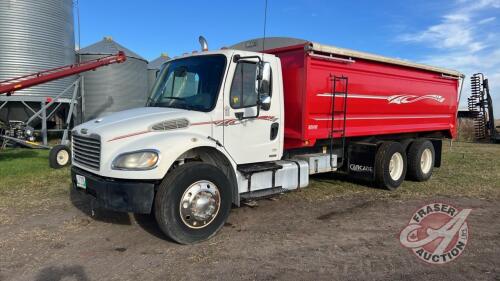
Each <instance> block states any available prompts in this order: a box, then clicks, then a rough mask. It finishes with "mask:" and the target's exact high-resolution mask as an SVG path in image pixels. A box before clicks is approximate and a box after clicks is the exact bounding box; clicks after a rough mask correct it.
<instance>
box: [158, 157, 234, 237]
mask: <svg viewBox="0 0 500 281" xmlns="http://www.w3.org/2000/svg"><path fill="white" fill-rule="evenodd" d="M231 198H232V188H231V184H230V183H229V180H228V179H227V177H226V175H225V174H224V173H223V172H222V171H221V170H220V169H219V168H217V167H215V166H213V165H210V164H206V163H201V162H196V163H187V164H184V165H182V166H180V167H178V168H176V169H175V170H173V171H172V172H171V173H170V174H168V175H167V176H166V178H165V179H163V181H162V182H161V184H160V187H159V188H158V191H157V193H156V198H155V204H154V206H155V207H154V208H155V210H154V212H155V218H156V221H157V223H158V225H159V226H160V228H161V230H162V231H163V232H164V233H165V234H166V235H167V236H168V237H170V238H171V239H172V240H174V241H175V242H177V243H180V244H193V243H197V242H200V241H203V240H206V239H208V238H210V237H212V236H213V235H215V234H216V233H217V231H219V230H220V229H221V227H222V226H223V225H224V223H225V222H226V219H227V217H228V216H229V211H230V210H231Z"/></svg>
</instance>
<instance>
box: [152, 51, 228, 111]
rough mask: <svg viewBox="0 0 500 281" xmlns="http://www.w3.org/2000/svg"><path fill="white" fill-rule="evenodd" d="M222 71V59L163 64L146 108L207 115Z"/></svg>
mask: <svg viewBox="0 0 500 281" xmlns="http://www.w3.org/2000/svg"><path fill="white" fill-rule="evenodd" d="M225 67H226V57H225V56H223V55H205V56H194V57H188V58H184V59H178V60H172V61H170V62H167V63H166V64H165V65H164V66H163V68H162V70H161V72H160V73H159V75H158V78H157V79H156V82H155V86H154V87H153V90H152V92H151V96H150V97H149V99H148V103H147V106H150V107H174V108H183V109H188V110H198V111H205V112H208V111H211V110H212V109H213V108H214V106H215V102H216V100H217V96H218V93H219V88H220V85H221V82H222V76H223V75H224V69H225Z"/></svg>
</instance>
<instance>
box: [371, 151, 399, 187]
mask: <svg viewBox="0 0 500 281" xmlns="http://www.w3.org/2000/svg"><path fill="white" fill-rule="evenodd" d="M405 176H406V153H405V151H404V148H403V146H402V145H401V144H400V143H398V142H383V143H382V144H381V145H380V147H379V148H378V150H377V153H376V155H375V182H376V184H377V185H378V186H379V187H383V188H387V189H389V190H395V189H397V188H398V187H399V186H400V185H401V183H403V180H404V178H405Z"/></svg>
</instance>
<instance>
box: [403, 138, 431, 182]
mask: <svg viewBox="0 0 500 281" xmlns="http://www.w3.org/2000/svg"><path fill="white" fill-rule="evenodd" d="M435 159H436V152H435V150H434V145H432V143H431V142H430V141H428V140H423V139H420V140H416V141H414V142H413V143H412V144H411V145H410V148H409V149H408V179H410V180H414V181H426V180H428V179H430V177H431V176H432V170H433V168H434V161H435Z"/></svg>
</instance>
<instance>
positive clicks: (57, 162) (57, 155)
mask: <svg viewBox="0 0 500 281" xmlns="http://www.w3.org/2000/svg"><path fill="white" fill-rule="evenodd" d="M69 164H71V149H69V147H68V146H67V145H62V144H59V145H56V146H54V147H52V148H51V149H50V152H49V165H50V167H51V168H54V169H61V168H63V167H66V166H68V165H69Z"/></svg>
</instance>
